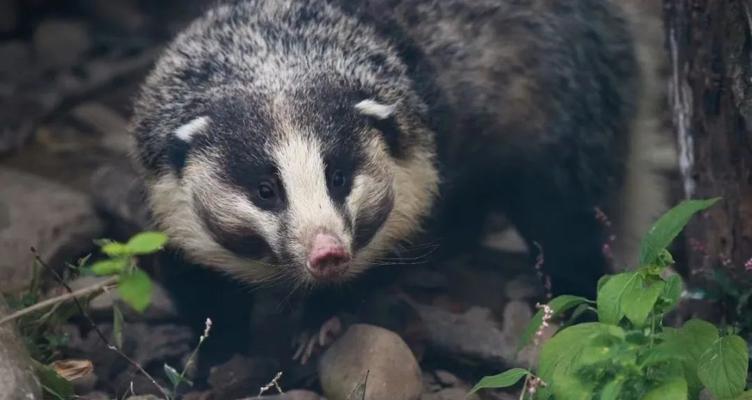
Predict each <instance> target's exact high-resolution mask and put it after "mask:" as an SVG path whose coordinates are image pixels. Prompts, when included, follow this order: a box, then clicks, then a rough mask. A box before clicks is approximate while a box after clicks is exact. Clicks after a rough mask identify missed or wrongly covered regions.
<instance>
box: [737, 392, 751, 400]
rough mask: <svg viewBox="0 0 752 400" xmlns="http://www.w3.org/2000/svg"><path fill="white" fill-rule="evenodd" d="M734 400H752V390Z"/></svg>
mask: <svg viewBox="0 0 752 400" xmlns="http://www.w3.org/2000/svg"><path fill="white" fill-rule="evenodd" d="M734 400H752V390H747V391H746V392H744V393H742V394H740V395H739V397H737V398H736V399H734Z"/></svg>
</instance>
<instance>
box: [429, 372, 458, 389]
mask: <svg viewBox="0 0 752 400" xmlns="http://www.w3.org/2000/svg"><path fill="white" fill-rule="evenodd" d="M433 374H434V375H435V376H436V381H437V382H439V383H440V384H442V385H443V386H448V387H455V386H458V385H459V384H460V383H461V381H460V378H457V376H455V375H454V374H453V373H451V372H449V371H444V370H443V369H437V370H436V371H434V372H433Z"/></svg>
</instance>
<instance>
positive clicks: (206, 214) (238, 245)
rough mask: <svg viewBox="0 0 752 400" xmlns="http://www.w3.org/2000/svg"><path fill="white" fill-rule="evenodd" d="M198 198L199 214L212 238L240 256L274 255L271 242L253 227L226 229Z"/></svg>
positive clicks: (259, 257)
mask: <svg viewBox="0 0 752 400" xmlns="http://www.w3.org/2000/svg"><path fill="white" fill-rule="evenodd" d="M196 200H197V201H196V202H195V203H196V204H197V207H196V208H197V210H196V212H197V214H198V215H199V217H200V218H201V220H202V221H203V223H204V225H205V226H206V228H207V229H208V230H209V233H210V234H211V236H212V238H214V240H215V241H216V242H217V243H219V244H220V245H221V246H222V247H224V248H226V249H227V250H229V251H231V252H233V253H235V254H237V255H239V256H242V257H248V258H252V259H257V260H258V259H261V258H263V257H265V256H268V255H273V253H272V249H271V247H270V246H269V243H267V241H266V239H264V237H263V236H261V235H260V234H258V232H256V231H255V230H254V229H253V228H252V227H250V226H248V227H243V228H240V229H236V230H234V231H230V230H226V229H224V228H223V227H222V226H221V225H220V224H218V223H217V221H216V219H215V218H213V216H212V215H211V212H210V211H209V210H208V209H207V208H206V207H205V206H204V205H203V203H202V202H201V201H200V200H198V199H196Z"/></svg>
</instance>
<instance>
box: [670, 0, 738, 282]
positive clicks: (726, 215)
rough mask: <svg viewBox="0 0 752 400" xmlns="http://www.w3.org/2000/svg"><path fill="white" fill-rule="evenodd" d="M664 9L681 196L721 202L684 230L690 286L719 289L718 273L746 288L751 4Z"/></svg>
mask: <svg viewBox="0 0 752 400" xmlns="http://www.w3.org/2000/svg"><path fill="white" fill-rule="evenodd" d="M664 6H665V8H664V20H665V26H666V38H667V40H666V44H667V47H668V51H669V56H670V58H671V59H670V64H671V68H672V71H671V79H670V88H669V97H670V100H671V107H672V114H673V121H674V129H675V132H676V135H677V139H678V142H679V151H680V167H681V173H682V174H681V175H682V179H683V188H684V195H685V196H686V197H687V198H709V197H716V196H720V197H722V198H723V200H722V201H721V202H719V203H718V204H716V205H715V206H714V207H713V208H712V209H710V210H709V211H708V212H707V213H705V214H704V215H703V216H702V217H700V218H696V219H695V220H694V221H693V222H692V223H691V224H690V226H689V227H688V228H687V231H686V238H687V246H686V247H687V249H688V251H689V254H688V262H689V269H690V272H691V275H690V276H691V277H690V283H694V284H697V285H708V284H711V285H716V287H717V286H724V285H725V284H724V283H720V284H719V282H718V276H717V274H718V272H719V271H720V272H721V274H722V275H724V276H726V277H728V278H730V279H729V281H728V282H727V283H729V282H730V283H733V284H734V285H737V286H738V287H739V288H742V289H743V288H750V286H752V285H750V283H751V282H752V279H750V278H751V277H752V261H751V259H752V0H664ZM745 264H746V267H745ZM714 275H715V277H714ZM742 289H739V290H742ZM726 294H727V295H728V294H729V293H726ZM733 296H737V295H732V297H733Z"/></svg>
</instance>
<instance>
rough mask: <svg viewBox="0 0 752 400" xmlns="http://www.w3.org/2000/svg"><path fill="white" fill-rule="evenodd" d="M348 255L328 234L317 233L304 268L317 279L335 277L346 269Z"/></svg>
mask: <svg viewBox="0 0 752 400" xmlns="http://www.w3.org/2000/svg"><path fill="white" fill-rule="evenodd" d="M348 261H350V253H349V252H348V251H347V249H345V247H344V246H343V245H342V242H341V241H340V240H339V239H337V238H336V237H334V236H333V235H331V234H328V233H317V234H316V236H314V238H313V242H312V244H311V250H310V252H309V253H308V262H307V263H306V267H307V268H308V271H310V272H311V275H313V276H314V277H315V278H317V279H327V278H333V277H336V276H338V275H340V274H342V272H344V271H345V269H346V268H347V265H346V264H347V262H348Z"/></svg>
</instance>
